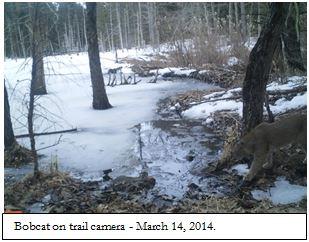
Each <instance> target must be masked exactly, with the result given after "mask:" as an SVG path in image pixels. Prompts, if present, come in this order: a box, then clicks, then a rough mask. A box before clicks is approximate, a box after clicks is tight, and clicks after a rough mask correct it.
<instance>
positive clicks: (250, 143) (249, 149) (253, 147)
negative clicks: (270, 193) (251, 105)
mask: <svg viewBox="0 0 309 242" xmlns="http://www.w3.org/2000/svg"><path fill="white" fill-rule="evenodd" d="M290 143H297V144H300V145H301V146H302V148H303V149H304V150H305V151H306V148H307V116H306V114H297V115H294V116H289V117H286V118H282V119H280V120H278V121H276V122H274V123H261V124H259V125H258V126H256V127H255V128H254V129H253V130H251V131H250V132H249V133H248V134H246V135H245V136H244V137H242V138H241V140H240V141H239V143H237V144H236V146H235V148H234V151H233V154H232V155H233V158H235V159H242V158H244V157H246V156H248V155H250V154H252V155H253V156H254V159H253V162H252V165H251V167H250V170H249V173H248V174H247V176H246V177H245V179H244V181H248V182H250V181H252V179H253V178H254V177H255V176H256V174H257V173H258V172H259V171H260V170H261V169H262V168H266V169H268V168H271V166H272V163H273V161H272V155H273V151H274V150H276V149H279V148H281V147H283V146H285V145H288V144H290ZM305 161H306V159H305V160H304V162H305Z"/></svg>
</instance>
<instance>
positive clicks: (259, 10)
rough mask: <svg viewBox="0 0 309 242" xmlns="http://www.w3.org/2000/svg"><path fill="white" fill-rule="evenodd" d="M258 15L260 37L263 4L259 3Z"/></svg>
mask: <svg viewBox="0 0 309 242" xmlns="http://www.w3.org/2000/svg"><path fill="white" fill-rule="evenodd" d="M257 8H258V14H257V24H258V36H260V34H261V3H260V2H257Z"/></svg>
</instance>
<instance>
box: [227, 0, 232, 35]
mask: <svg viewBox="0 0 309 242" xmlns="http://www.w3.org/2000/svg"><path fill="white" fill-rule="evenodd" d="M232 15H233V3H232V2H229V16H228V19H229V35H230V37H231V36H232V33H233V26H232Z"/></svg>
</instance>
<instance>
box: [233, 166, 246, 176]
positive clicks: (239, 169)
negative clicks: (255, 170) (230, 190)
mask: <svg viewBox="0 0 309 242" xmlns="http://www.w3.org/2000/svg"><path fill="white" fill-rule="evenodd" d="M230 170H231V171H232V170H236V172H237V174H238V175H240V176H244V175H246V174H247V173H248V172H249V166H248V164H237V165H234V166H232V167H231V169H230Z"/></svg>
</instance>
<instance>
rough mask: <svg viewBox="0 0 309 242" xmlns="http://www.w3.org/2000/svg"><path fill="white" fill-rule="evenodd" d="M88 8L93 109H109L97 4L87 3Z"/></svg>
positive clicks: (88, 39) (87, 23)
mask: <svg viewBox="0 0 309 242" xmlns="http://www.w3.org/2000/svg"><path fill="white" fill-rule="evenodd" d="M86 6H87V18H86V26H87V41H88V56H89V65H90V74H91V82H92V90H93V102H92V107H93V108H94V109H108V108H111V107H112V106H111V105H110V103H109V101H108V98H107V95H106V91H105V85H104V79H103V75H102V69H101V62H100V55H99V46H98V36H97V23H96V3H91V2H87V3H86Z"/></svg>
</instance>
